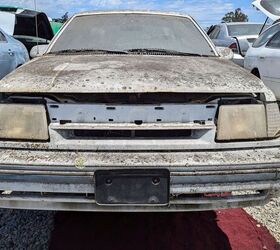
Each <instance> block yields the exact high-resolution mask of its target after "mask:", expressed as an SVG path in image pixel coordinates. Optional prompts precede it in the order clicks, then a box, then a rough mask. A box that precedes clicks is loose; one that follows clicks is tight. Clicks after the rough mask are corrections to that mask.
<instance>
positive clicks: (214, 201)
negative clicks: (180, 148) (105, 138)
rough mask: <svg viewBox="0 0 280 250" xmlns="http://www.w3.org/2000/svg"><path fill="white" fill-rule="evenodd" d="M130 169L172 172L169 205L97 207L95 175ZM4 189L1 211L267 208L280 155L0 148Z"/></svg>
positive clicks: (276, 184)
mask: <svg viewBox="0 0 280 250" xmlns="http://www.w3.org/2000/svg"><path fill="white" fill-rule="evenodd" d="M131 168H134V169H135V168H137V169H141V168H143V169H155V168H166V169H168V170H169V171H170V174H171V185H170V193H171V196H170V204H169V206H142V207H140V206H99V205H97V204H96V202H95V199H94V186H95V185H94V181H95V180H94V173H95V171H96V170H104V169H108V170H109V169H110V170H111V169H131ZM0 190H3V191H5V192H2V194H1V195H0V207H2V208H19V209H40V210H73V211H113V212H115V211H133V212H136V211H158V212H160V211H202V210H213V209H220V208H233V207H246V206H255V205H262V204H265V203H266V202H268V201H269V200H270V199H271V198H272V197H274V196H275V195H276V191H279V190H280V151H279V149H278V148H267V149H250V150H249V149H247V150H234V151H208V152H169V153H167V152H166V153H163V152H158V153H145V152H141V153H132V152H123V153H121V152H118V153H116V152H115V153H112V152H106V153H104V152H103V153H102V152H100V153H96V152H95V153H91V152H62V151H43V150H40V151H36V150H32V151H24V150H0ZM232 192H233V193H232ZM218 194H222V195H218ZM225 194H226V195H225Z"/></svg>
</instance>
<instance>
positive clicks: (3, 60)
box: [0, 30, 15, 79]
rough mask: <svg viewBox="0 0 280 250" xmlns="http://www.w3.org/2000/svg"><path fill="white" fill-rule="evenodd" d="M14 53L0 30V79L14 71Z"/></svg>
mask: <svg viewBox="0 0 280 250" xmlns="http://www.w3.org/2000/svg"><path fill="white" fill-rule="evenodd" d="M14 65H15V53H14V50H13V46H11V45H10V43H9V42H8V40H7V38H6V36H5V35H4V33H3V32H2V31H1V30H0V79H1V78H3V77H4V76H5V75H7V74H8V73H10V72H11V71H12V70H13V69H14Z"/></svg>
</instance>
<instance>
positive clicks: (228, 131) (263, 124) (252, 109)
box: [217, 104, 268, 141]
mask: <svg viewBox="0 0 280 250" xmlns="http://www.w3.org/2000/svg"><path fill="white" fill-rule="evenodd" d="M267 137H268V134H267V119H266V109H265V106H264V105H262V104H256V105H225V106H221V107H220V109H219V116H218V129H217V140H218V141H232V140H251V139H252V140H255V139H263V138H267Z"/></svg>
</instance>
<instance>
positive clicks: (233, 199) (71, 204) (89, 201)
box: [0, 191, 270, 212]
mask: <svg viewBox="0 0 280 250" xmlns="http://www.w3.org/2000/svg"><path fill="white" fill-rule="evenodd" d="M269 198H270V195H269V192H267V191H263V192H260V193H259V194H255V195H239V196H229V197H209V198H208V197H204V198H181V199H180V198H176V199H174V200H171V201H170V204H169V205H168V206H100V205H97V204H96V202H95V200H94V197H92V198H90V197H86V196H71V195H70V196H65V195H63V194H60V195H58V194H56V195H53V196H52V195H40V194H32V195H30V194H29V195H13V194H10V195H0V206H1V207H2V208H10V209H29V210H56V211H91V212H99V211H102V212H179V211H207V210H214V209H223V208H224V209H226V208H236V207H247V206H255V205H262V204H265V203H266V202H267V201H268V200H269Z"/></svg>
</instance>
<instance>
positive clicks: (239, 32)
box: [228, 24, 268, 36]
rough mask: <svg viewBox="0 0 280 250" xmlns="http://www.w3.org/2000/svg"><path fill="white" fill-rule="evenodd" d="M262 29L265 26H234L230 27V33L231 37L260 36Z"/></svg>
mask: <svg viewBox="0 0 280 250" xmlns="http://www.w3.org/2000/svg"><path fill="white" fill-rule="evenodd" d="M267 27H268V26H267ZM262 28H263V24H234V25H228V33H229V35H230V36H251V35H258V34H259V33H260V32H261V30H262Z"/></svg>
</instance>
